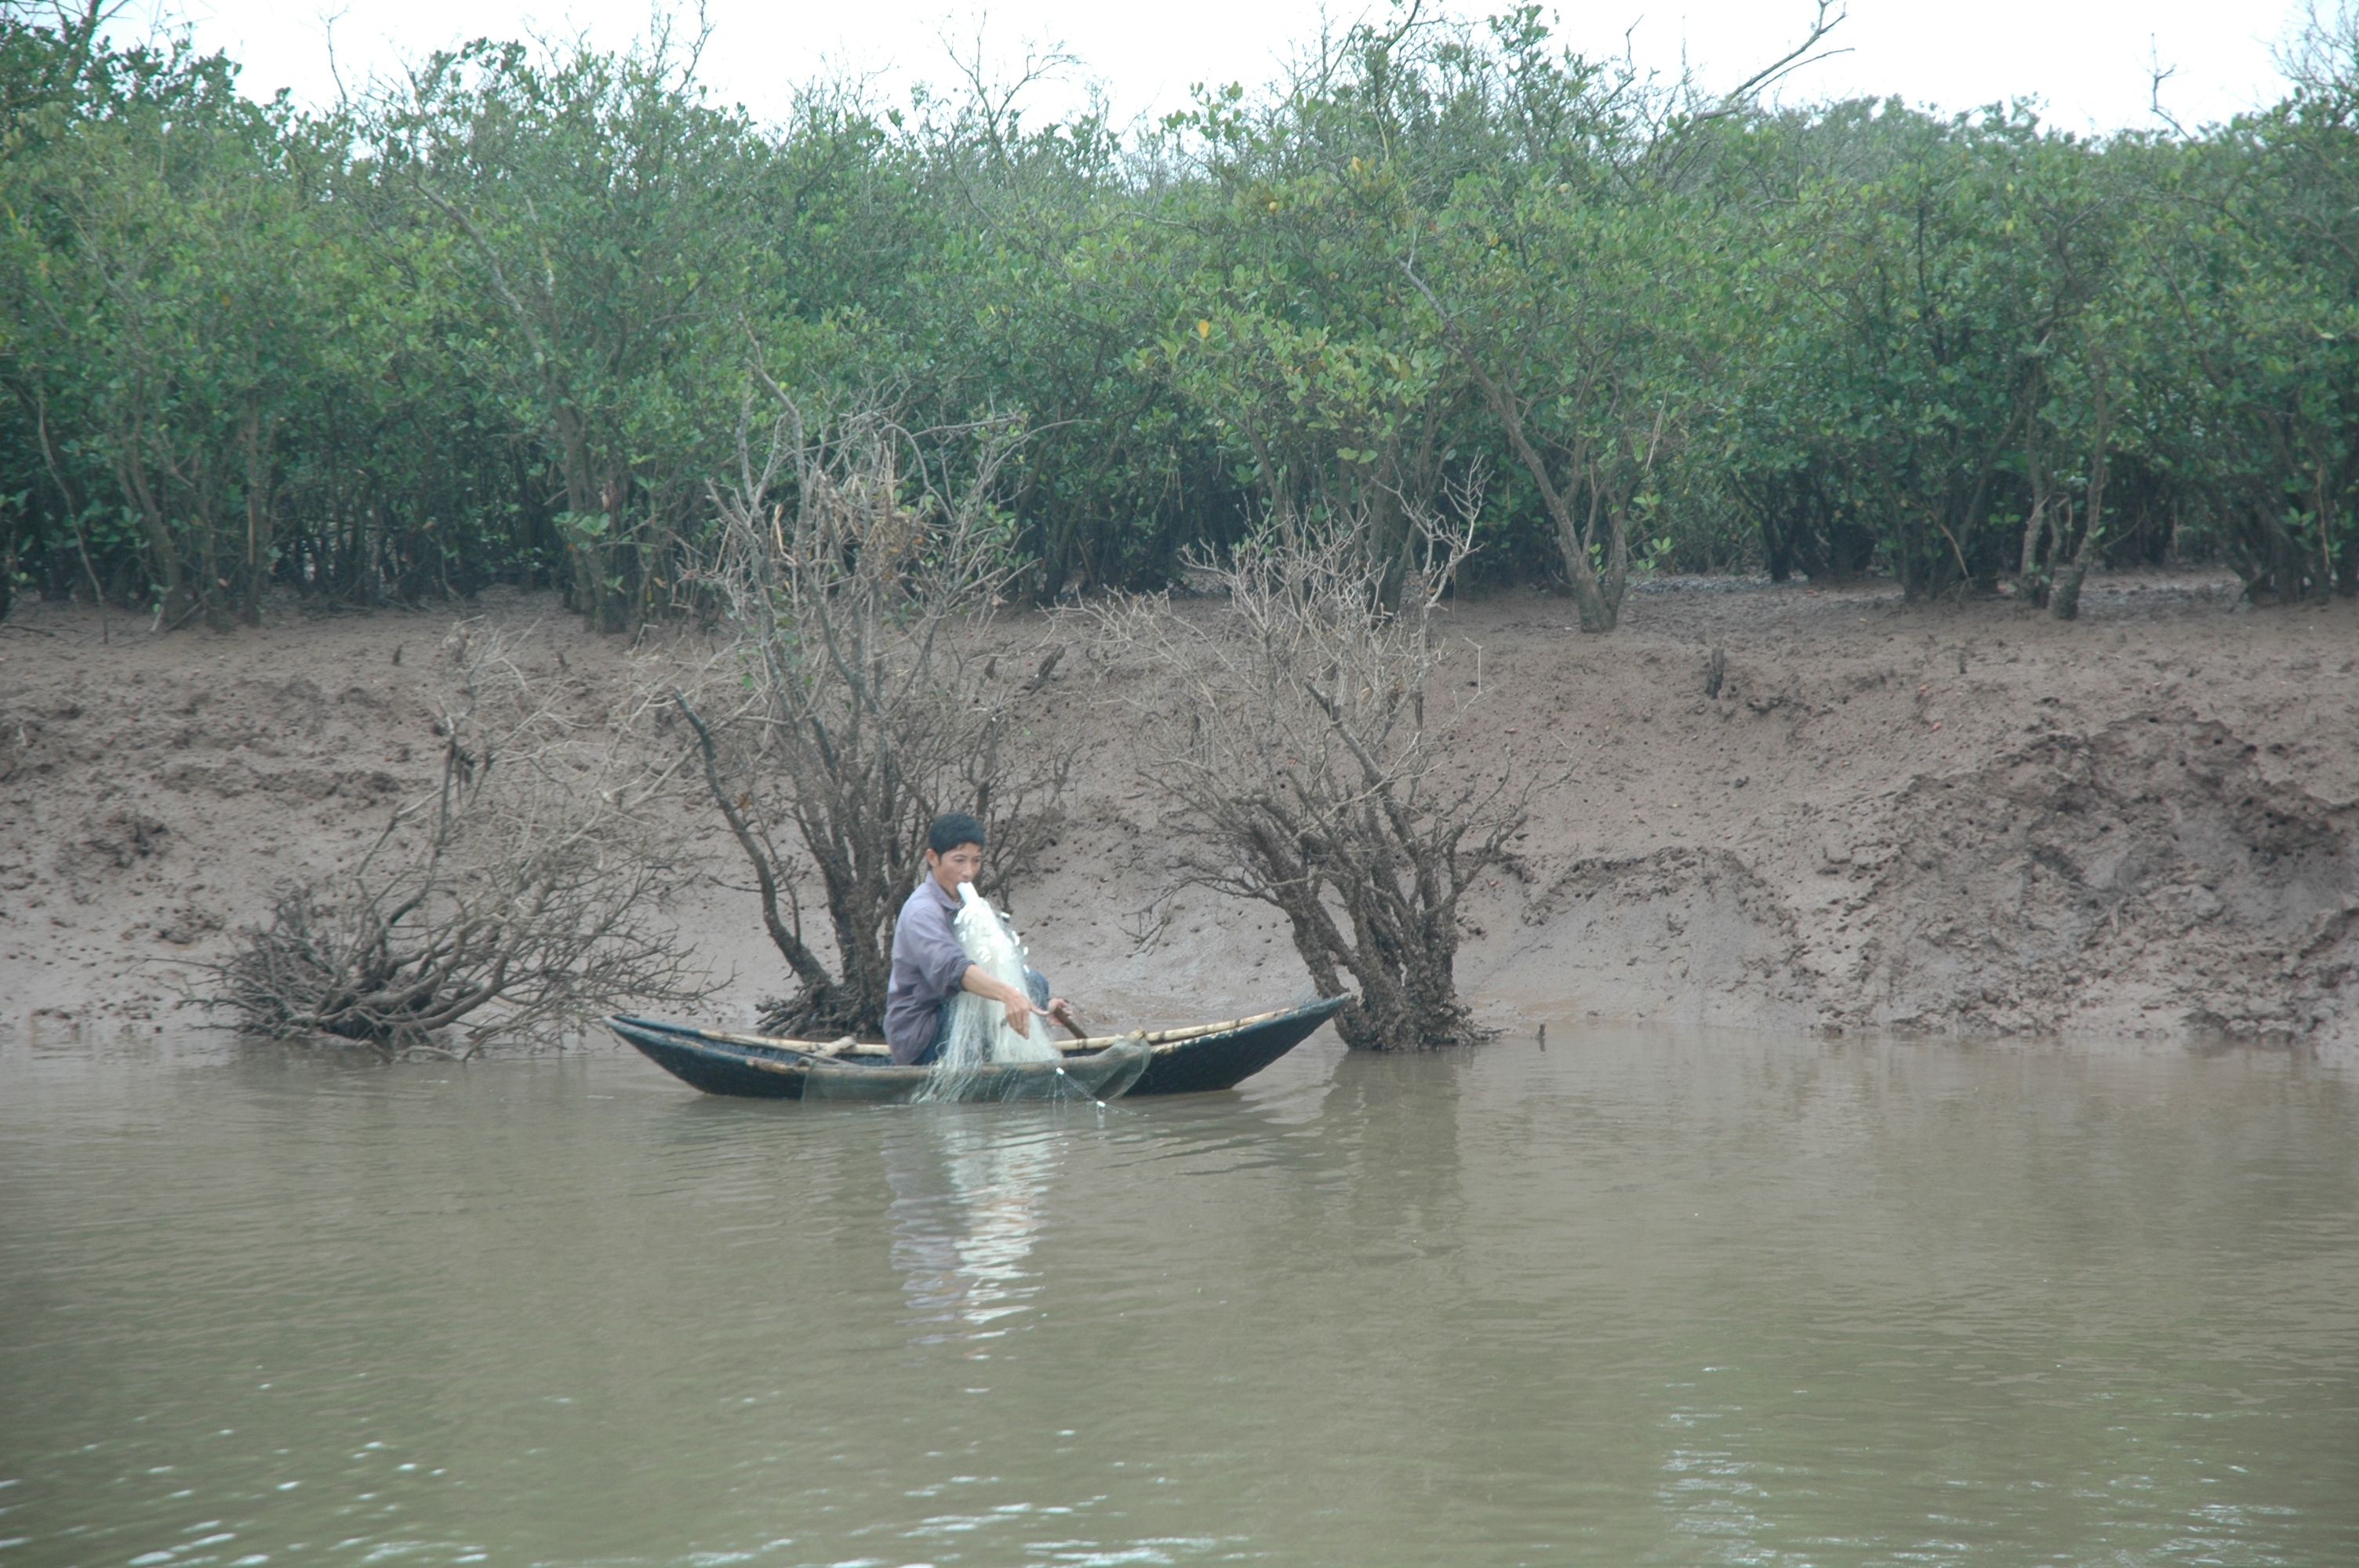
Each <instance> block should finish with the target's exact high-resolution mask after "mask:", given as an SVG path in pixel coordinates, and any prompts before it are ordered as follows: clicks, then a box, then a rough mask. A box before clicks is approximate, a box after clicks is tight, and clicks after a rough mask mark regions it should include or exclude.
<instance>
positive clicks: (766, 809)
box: [675, 384, 1069, 1037]
mask: <svg viewBox="0 0 2359 1568" xmlns="http://www.w3.org/2000/svg"><path fill="white" fill-rule="evenodd" d="M769 391H770V394H771V396H772V398H773V399H774V401H773V403H772V404H771V405H770V406H769V409H768V411H767V418H766V425H767V428H766V435H765V438H764V439H763V441H762V443H761V445H762V450H761V451H760V453H759V455H758V457H757V455H756V451H755V445H756V442H755V438H754V427H755V420H754V418H753V417H752V416H751V415H750V413H749V416H748V418H747V419H746V421H745V424H744V425H743V426H742V427H741V429H740V432H739V443H738V447H739V471H738V477H737V479H736V481H735V482H734V484H732V485H731V486H729V487H728V488H727V489H725V490H723V489H721V488H719V487H716V488H715V491H714V500H715V503H716V504H717V506H718V508H719V512H720V518H721V527H720V534H719V545H718V547H717V549H716V551H715V552H714V554H713V555H712V557H711V559H709V560H708V561H707V562H706V563H705V564H704V566H703V568H702V569H701V572H700V574H699V575H700V577H701V581H702V584H703V585H704V586H705V587H706V588H707V589H709V590H711V591H712V592H713V593H714V594H715V595H716V596H717V598H718V599H719V600H720V601H721V602H722V603H723V604H724V605H725V606H726V608H727V614H726V616H725V619H724V621H723V625H724V626H725V628H726V637H727V641H726V644H725V646H724V647H723V649H722V650H721V652H720V653H719V654H718V655H717V656H716V657H715V658H714V659H713V660H712V663H711V664H710V665H708V666H707V667H706V669H705V671H704V672H703V676H702V678H701V680H700V681H699V682H698V683H697V685H698V687H699V688H700V689H698V690H694V691H683V692H679V693H676V694H675V696H676V697H677V701H678V703H679V708H680V710H681V712H682V713H683V715H684V716H685V717H686V718H687V719H688V720H689V723H690V727H691V729H692V730H693V733H694V738H695V752H696V755H697V759H698V765H699V767H700V768H701V771H702V774H703V778H704V782H705V785H706V789H707V792H708V794H709V795H710V796H711V799H712V806H713V807H714V809H715V810H717V811H718V812H719V813H720V815H721V816H722V817H723V820H724V821H726V822H727V824H728V826H729V830H730V833H731V836H732V837H733V838H734V840H735V841H736V844H737V847H738V849H739V850H740V852H741V853H742V854H743V855H744V856H745V861H746V864H747V866H748V868H749V869H750V870H751V871H752V872H753V875H754V880H755V884H756V891H757V892H758V894H759V896H760V899H761V911H762V921H763V925H764V928H765V929H766V931H767V932H768V934H769V936H770V941H771V943H772V945H773V946H776V947H777V950H778V953H779V955H780V956H781V957H784V958H785V959H786V961H787V965H788V968H790V969H791V970H792V971H793V974H794V977H795V979H796V982H797V987H798V989H797V992H796V994H795V995H794V996H793V997H791V998H789V999H786V1000H777V1001H770V1002H766V1003H765V1004H764V1005H763V1008H762V1011H761V1024H762V1027H763V1028H765V1029H766V1030H768V1031H771V1032H772V1033H790V1034H816V1035H824V1036H830V1037H832V1036H835V1035H838V1034H843V1033H874V1032H875V1031H876V1030H878V1029H880V1028H881V1027H882V1026H883V1022H884V1017H885V994H886V985H887V983H888V981H889V980H890V979H891V975H892V934H893V923H894V920H895V917H896V916H897V914H899V911H900V905H901V901H902V900H903V899H904V898H906V897H907V896H908V892H909V890H910V889H911V888H912V887H914V886H915V885H916V884H917V879H918V877H919V872H920V870H921V861H920V859H919V852H920V850H921V849H922V839H923V838H924V834H925V828H926V825H927V824H928V822H929V821H930V820H931V819H932V817H933V816H936V815H937V814H938V813H939V812H941V811H944V810H965V811H972V812H973V813H974V814H975V815H976V816H980V817H982V818H983V819H984V821H985V822H986V823H988V824H989V825H990V827H991V830H992V831H991V841H990V845H989V854H988V858H987V862H986V867H985V877H986V880H987V881H992V882H994V883H995V884H997V885H999V886H1002V887H1004V886H1005V883H1006V879H1007V878H1009V877H1010V876H1011V875H1013V874H1015V873H1016V872H1017V871H1019V870H1020V869H1021V868H1023V867H1024V866H1026V865H1027V863H1028V862H1029V861H1030V860H1032V859H1033V858H1034V857H1035V856H1036V855H1037V853H1038V850H1039V849H1040V848H1041V847H1042V845H1043V843H1044V841H1045V839H1046V837H1047V835H1048V833H1049V831H1050V829H1051V827H1052V825H1053V820H1054V812H1055V807H1056V802H1057V800H1058V797H1059V796H1060V794H1061V792H1062V789H1063V786H1064V781H1065V777H1066V774H1067V773H1068V771H1069V763H1068V762H1067V761H1066V760H1065V759H1064V758H1062V757H1061V756H1059V755H1055V754H1053V753H1051V752H1049V750H1048V749H1047V748H1046V747H1045V746H1044V745H1043V744H1042V743H1041V742H1040V741H1039V740H1038V738H1037V737H1035V736H1033V735H1032V734H1031V733H1030V732H1029V731H1028V730H1027V728H1026V725H1025V719H1024V704H1025V700H1026V698H1027V697H1028V696H1029V695H1030V689H1029V688H1027V687H1025V686H1024V685H1022V684H1021V683H1020V681H1019V679H1018V678H1017V677H1018V676H1019V675H1020V671H1021V665H1022V664H1023V663H1025V662H1028V661H1024V660H1019V659H1011V660H1010V665H1011V670H1010V672H1009V673H1008V674H1007V675H1002V674H1001V672H1000V669H999V660H998V658H997V656H996V655H995V652H994V650H993V649H992V647H991V646H990V645H989V638H988V635H987V633H988V631H989V622H990V620H991V617H992V614H993V612H994V611H995V608H996V607H997V606H998V604H999V602H1000V594H1001V589H1004V588H1005V587H1006V584H1007V582H1008V580H1009V579H1010V577H1011V575H1012V571H1013V567H1012V565H1011V557H1010V556H1009V553H1008V551H1007V548H1006V530H1005V528H1004V527H1003V526H1002V524H1001V519H1000V518H999V516H998V515H997V514H996V513H995V511H994V509H993V508H992V507H991V505H990V504H989V496H990V493H991V488H992V484H993V482H994V479H995V474H996V471H997V470H998V467H999V465H1000V463H1001V461H1002V460H1004V459H1005V457H1006V454H1007V452H1008V450H1009V449H1010V448H1011V446H1012V444H1013V439H1012V437H1011V436H1010V435H1009V434H1008V433H1007V432H1006V430H1004V429H1002V428H998V427H991V426H971V427H960V428H958V429H953V430H933V431H911V430H908V429H906V428H904V427H902V426H900V425H899V424H897V422H896V421H895V420H894V419H893V418H892V417H891V416H889V415H888V414H886V413H885V412H883V411H881V410H878V409H875V408H867V409H860V410H855V411H853V412H851V413H848V414H843V415H838V416H834V417H832V418H825V419H807V418H806V417H805V416H804V413H803V411H802V409H801V408H800V407H799V406H798V405H797V404H796V403H795V402H794V401H793V400H792V399H791V398H789V397H788V395H786V394H785V393H784V392H783V391H781V390H779V389H778V388H777V386H776V385H775V384H772V385H770V387H769ZM1049 656H1050V657H1051V658H1053V657H1054V654H1053V653H1052V654H1050V655H1049ZM1032 685H1033V687H1037V686H1038V682H1037V681H1036V682H1034V683H1032ZM807 892H816V895H817V898H818V901H819V903H821V905H823V907H824V909H825V918H826V926H827V937H828V938H829V939H831V940H832V955H831V954H829V953H827V952H825V951H824V950H823V949H822V947H821V942H820V938H819V937H818V935H817V934H816V933H814V932H812V931H810V930H807V928H806V925H805V921H804V908H803V899H804V897H805V895H806V893H807Z"/></svg>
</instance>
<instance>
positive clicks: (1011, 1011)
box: [1006, 991, 1039, 1039]
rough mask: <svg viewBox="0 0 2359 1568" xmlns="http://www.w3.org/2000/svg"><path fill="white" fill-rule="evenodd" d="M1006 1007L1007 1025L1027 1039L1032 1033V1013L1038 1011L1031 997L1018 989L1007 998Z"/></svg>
mask: <svg viewBox="0 0 2359 1568" xmlns="http://www.w3.org/2000/svg"><path fill="white" fill-rule="evenodd" d="M1006 1007H1007V1027H1008V1028H1010V1029H1012V1030H1014V1031H1016V1033H1018V1034H1021V1035H1023V1036H1025V1037H1026V1038H1027V1039H1029V1038H1030V1037H1031V1033H1032V1015H1033V1013H1035V1012H1036V1011H1039V1010H1038V1009H1037V1008H1035V1007H1034V1006H1033V1005H1032V999H1031V998H1030V997H1028V996H1026V995H1024V994H1023V993H1022V992H1021V991H1018V992H1017V993H1016V995H1014V996H1011V997H1009V998H1008V999H1007V1002H1006Z"/></svg>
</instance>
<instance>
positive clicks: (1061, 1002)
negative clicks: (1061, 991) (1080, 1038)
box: [1049, 996, 1082, 1034]
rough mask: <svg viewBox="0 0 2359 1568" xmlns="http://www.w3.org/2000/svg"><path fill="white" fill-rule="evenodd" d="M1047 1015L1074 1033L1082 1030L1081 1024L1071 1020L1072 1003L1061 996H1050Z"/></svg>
mask: <svg viewBox="0 0 2359 1568" xmlns="http://www.w3.org/2000/svg"><path fill="white" fill-rule="evenodd" d="M1049 1017H1050V1018H1052V1019H1054V1020H1055V1021H1056V1022H1059V1023H1061V1024H1063V1025H1064V1026H1065V1027H1066V1028H1068V1029H1070V1030H1071V1031H1072V1032H1073V1033H1075V1034H1079V1033H1081V1032H1082V1026H1081V1025H1080V1024H1078V1023H1075V1022H1073V1004H1072V1003H1071V1002H1069V1001H1067V1000H1065V999H1064V998H1063V997H1060V996H1052V997H1050V998H1049Z"/></svg>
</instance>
